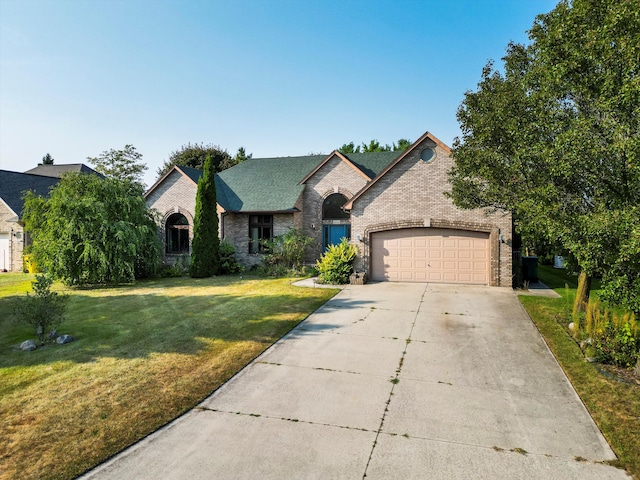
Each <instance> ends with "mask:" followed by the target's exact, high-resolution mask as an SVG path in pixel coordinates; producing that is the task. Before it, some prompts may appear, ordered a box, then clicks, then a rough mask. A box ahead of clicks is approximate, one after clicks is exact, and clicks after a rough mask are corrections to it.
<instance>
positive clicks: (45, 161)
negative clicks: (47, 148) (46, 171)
mask: <svg viewBox="0 0 640 480" xmlns="http://www.w3.org/2000/svg"><path fill="white" fill-rule="evenodd" d="M42 165H53V157H52V156H51V155H50V154H49V153H47V154H46V155H45V156H44V157H42Z"/></svg>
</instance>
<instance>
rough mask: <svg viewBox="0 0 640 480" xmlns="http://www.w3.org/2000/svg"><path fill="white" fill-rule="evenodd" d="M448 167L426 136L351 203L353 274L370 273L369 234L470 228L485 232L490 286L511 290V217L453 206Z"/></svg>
mask: <svg viewBox="0 0 640 480" xmlns="http://www.w3.org/2000/svg"><path fill="white" fill-rule="evenodd" d="M425 148H432V149H433V150H434V151H435V156H434V157H433V158H431V159H430V160H429V161H427V162H425V161H423V160H421V159H420V154H421V152H422V150H424V149H425ZM452 166H453V160H452V159H451V157H450V156H449V154H448V152H447V151H446V150H445V149H444V148H443V147H442V146H440V145H437V144H436V143H435V142H433V141H432V140H431V139H429V138H426V139H425V140H423V142H422V143H421V144H420V145H417V146H416V148H414V149H413V150H412V151H411V152H410V153H409V154H408V155H407V156H406V157H405V158H403V159H402V160H401V161H400V162H399V163H398V164H396V165H395V166H394V167H393V168H392V169H390V170H389V171H388V172H387V173H386V174H385V175H384V176H383V177H380V179H379V180H378V181H377V182H376V183H375V184H373V185H372V186H371V187H370V188H369V189H368V190H366V191H365V192H364V193H363V194H362V195H361V196H360V197H359V198H357V199H356V200H355V201H354V202H353V208H352V210H351V238H352V243H355V244H357V245H358V247H359V249H360V255H359V257H358V260H357V264H356V268H357V269H358V270H362V271H367V272H368V271H369V265H370V251H369V247H370V236H371V233H373V232H377V231H383V230H392V229H399V228H413V227H433V228H451V229H457V230H472V231H480V232H488V233H489V234H490V235H489V244H490V254H491V260H490V262H491V263H490V278H491V285H494V286H505V287H507V286H508V287H511V275H512V272H511V246H510V245H511V215H509V214H505V213H493V214H486V213H485V212H484V211H483V210H482V209H475V210H463V209H459V208H457V207H456V206H455V205H454V204H453V202H452V201H451V200H450V199H449V198H447V197H446V196H445V195H444V192H446V191H450V185H449V183H448V171H449V170H450V169H451V167H452ZM358 235H360V237H361V240H362V241H360V242H359V241H358V240H357V237H358Z"/></svg>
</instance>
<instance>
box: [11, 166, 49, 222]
mask: <svg viewBox="0 0 640 480" xmlns="http://www.w3.org/2000/svg"><path fill="white" fill-rule="evenodd" d="M58 181H59V179H58V178H54V177H46V176H43V175H33V174H29V173H19V172H10V171H8V170H0V198H2V200H4V202H5V203H6V204H7V205H9V208H11V210H13V211H14V212H16V213H17V214H18V216H22V208H23V207H24V200H23V199H22V197H23V196H24V194H25V192H26V191H27V190H31V191H33V192H34V193H36V194H37V195H41V196H45V197H46V196H48V195H49V189H50V188H51V187H52V186H54V185H55V184H56V183H58Z"/></svg>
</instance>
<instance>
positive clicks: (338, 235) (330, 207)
mask: <svg viewBox="0 0 640 480" xmlns="http://www.w3.org/2000/svg"><path fill="white" fill-rule="evenodd" d="M345 203H347V197H345V196H344V195H342V194H341V193H332V194H331V195H329V196H328V197H327V198H325V199H324V202H323V203H322V251H323V252H325V251H326V250H327V247H328V246H329V245H337V244H338V243H340V241H341V240H342V239H343V238H346V239H347V240H349V238H351V225H349V222H348V220H350V219H351V215H349V213H347V212H345V211H344V210H343V209H342V207H343V206H344V204H345ZM336 220H338V221H336Z"/></svg>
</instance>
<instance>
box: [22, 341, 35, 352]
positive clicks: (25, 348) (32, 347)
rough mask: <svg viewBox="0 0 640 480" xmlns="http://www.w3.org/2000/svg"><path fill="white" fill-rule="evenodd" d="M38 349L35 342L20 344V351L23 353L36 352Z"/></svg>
mask: <svg viewBox="0 0 640 480" xmlns="http://www.w3.org/2000/svg"><path fill="white" fill-rule="evenodd" d="M36 348H38V347H37V346H36V342H34V341H33V340H25V341H24V342H22V343H21V344H20V350H22V351H23V352H30V351H32V350H35V349H36Z"/></svg>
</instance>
